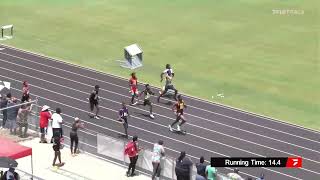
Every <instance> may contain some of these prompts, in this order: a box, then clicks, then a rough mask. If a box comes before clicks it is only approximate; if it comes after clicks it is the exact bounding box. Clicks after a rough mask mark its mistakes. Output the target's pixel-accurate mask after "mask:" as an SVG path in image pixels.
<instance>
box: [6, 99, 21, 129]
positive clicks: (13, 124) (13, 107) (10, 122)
mask: <svg viewBox="0 0 320 180" xmlns="http://www.w3.org/2000/svg"><path fill="white" fill-rule="evenodd" d="M7 107H8V109H7V118H8V119H7V122H6V126H7V127H8V128H9V129H10V134H14V135H16V134H17V115H18V111H19V108H20V107H19V106H18V104H17V99H16V98H15V97H12V98H11V100H9V101H8V105H7Z"/></svg>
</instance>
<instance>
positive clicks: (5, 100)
mask: <svg viewBox="0 0 320 180" xmlns="http://www.w3.org/2000/svg"><path fill="white" fill-rule="evenodd" d="M10 99H11V93H8V94H7V95H6V97H4V96H3V97H2V98H1V103H0V108H6V107H7V105H8V101H9V100H10ZM7 119H8V117H7V109H5V110H2V127H1V128H5V125H6V122H7Z"/></svg>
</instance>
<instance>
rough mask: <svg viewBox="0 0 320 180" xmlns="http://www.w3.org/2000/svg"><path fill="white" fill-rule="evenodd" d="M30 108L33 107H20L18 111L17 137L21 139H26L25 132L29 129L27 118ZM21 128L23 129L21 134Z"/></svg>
mask: <svg viewBox="0 0 320 180" xmlns="http://www.w3.org/2000/svg"><path fill="white" fill-rule="evenodd" d="M32 106H33V105H22V106H21V107H20V109H19V111H18V116H17V121H18V126H19V137H21V138H25V137H27V131H28V127H29V123H28V117H29V114H30V113H31V109H32ZM22 128H24V131H23V133H22Z"/></svg>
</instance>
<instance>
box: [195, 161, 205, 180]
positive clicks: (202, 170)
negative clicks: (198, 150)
mask: <svg viewBox="0 0 320 180" xmlns="http://www.w3.org/2000/svg"><path fill="white" fill-rule="evenodd" d="M206 167H207V165H205V164H204V157H203V156H201V157H200V163H197V164H196V168H197V174H199V175H201V176H202V177H204V178H206Z"/></svg>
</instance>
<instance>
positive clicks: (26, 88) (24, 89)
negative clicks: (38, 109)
mask: <svg viewBox="0 0 320 180" xmlns="http://www.w3.org/2000/svg"><path fill="white" fill-rule="evenodd" d="M22 93H23V94H22V98H21V102H22V103H23V102H25V101H29V99H30V87H29V84H28V82H27V81H23V84H22Z"/></svg>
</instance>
